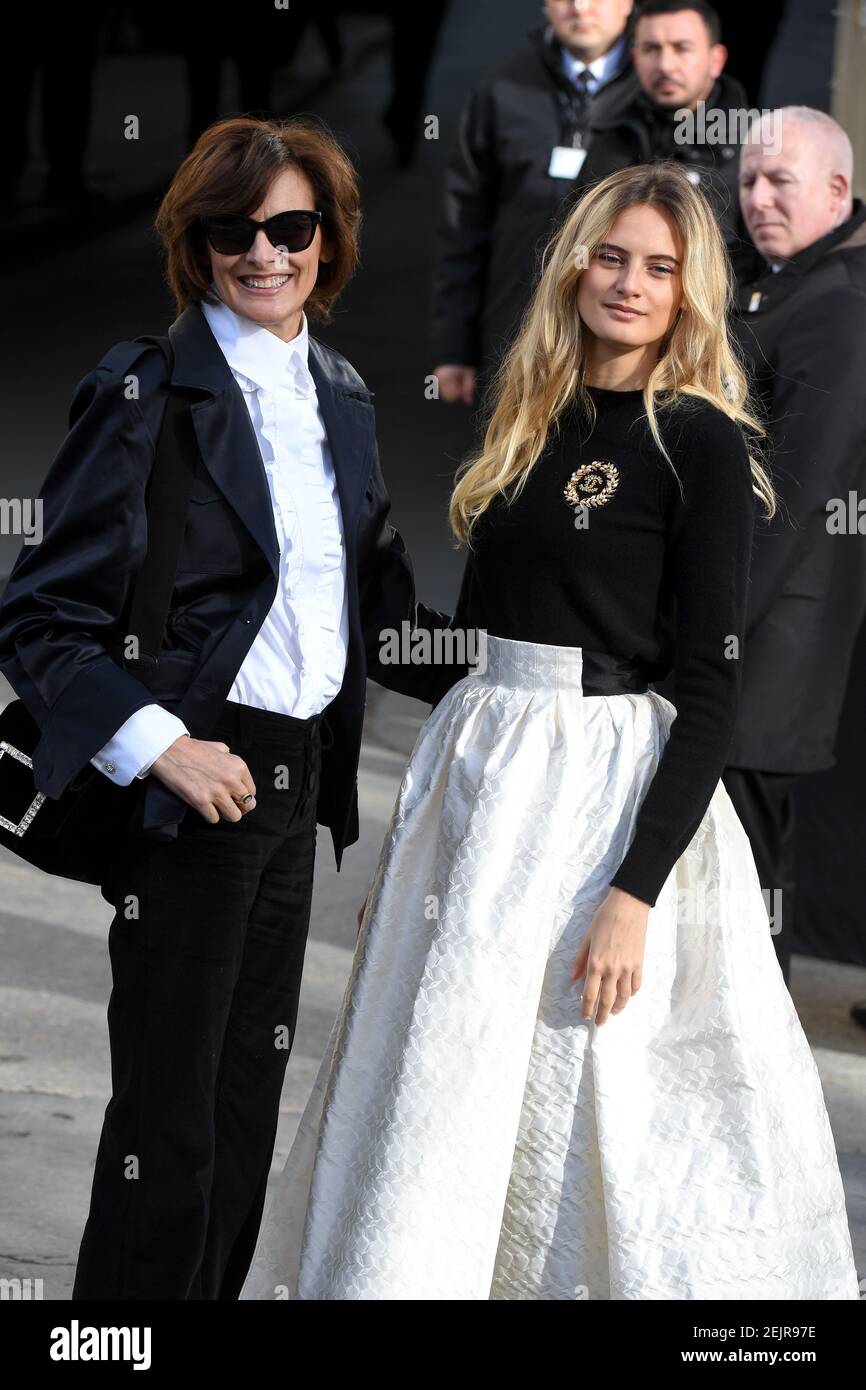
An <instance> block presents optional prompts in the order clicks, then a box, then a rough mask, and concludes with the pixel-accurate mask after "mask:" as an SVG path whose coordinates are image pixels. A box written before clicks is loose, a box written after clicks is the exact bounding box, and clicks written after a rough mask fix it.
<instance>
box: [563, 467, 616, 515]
mask: <svg viewBox="0 0 866 1390" xmlns="http://www.w3.org/2000/svg"><path fill="white" fill-rule="evenodd" d="M618 487H619V469H618V468H617V466H616V464H614V463H607V462H605V461H603V460H601V459H593V461H592V463H585V464H583V465H582V467H580V468H578V470H577V472H576V473H572V475H571V477H570V478H569V480H568V482H567V483H566V485H565V488H564V489H563V496H564V497H565V500H566V502H567V503H568V505H569V506H570V507H603V506H604V504H605V503H606V502H609V501H610V499H611V498H612V497H613V494H614V493H615V492H616V490H617V488H618Z"/></svg>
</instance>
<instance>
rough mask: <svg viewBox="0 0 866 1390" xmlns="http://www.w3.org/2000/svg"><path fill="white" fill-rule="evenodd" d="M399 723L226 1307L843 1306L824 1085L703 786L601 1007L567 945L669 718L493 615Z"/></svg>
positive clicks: (652, 700) (617, 843)
mask: <svg viewBox="0 0 866 1390" xmlns="http://www.w3.org/2000/svg"><path fill="white" fill-rule="evenodd" d="M486 642H487V650H486V668H485V669H484V670H481V669H480V668H479V669H478V670H477V671H472V672H470V674H469V675H468V676H466V677H465V678H464V679H462V680H460V681H459V682H458V683H457V684H456V685H454V686H453V687H452V688H451V690H450V691H449V692H448V694H447V695H446V696H445V697H444V698H443V699H442V700H441V701H440V703H439V704H438V705H437V706H436V708H435V709H434V710H433V712H432V714H431V715H430V717H429V718H428V719H427V721H426V723H425V724H424V725H423V727H422V728H421V730H420V733H419V735H418V739H417V742H416V744H415V747H414V750H413V752H412V755H411V758H410V761H409V764H408V766H407V768H406V772H405V775H404V777H403V780H402V783H401V786H400V790H399V793H398V796H397V800H396V803H395V806H394V810H393V813H392V816H391V820H390V822H389V825H388V829H387V832H386V835H385V839H384V842H383V845H382V850H381V854H380V857H379V862H378V866H377V869H376V873H375V876H374V880H373V884H372V887H371V891H370V896H369V898H368V902H367V907H366V911H365V915H364V919H363V923H362V928H361V932H360V935H359V937H358V943H357V948H356V951H355V956H354V961H353V966H352V971H351V976H350V979H349V983H348V985H347V988H346V992H345V995H344V999H343V1004H342V1007H341V1010H340V1012H339V1015H338V1017H337V1019H336V1020H335V1023H334V1027H333V1031H332V1033H331V1037H330V1041H329V1043H328V1046H327V1048H326V1052H325V1055H324V1057H323V1060H322V1065H321V1068H320V1071H319V1074H318V1077H317V1080H316V1082H315V1085H314V1088H313V1091H312V1093H311V1095H310V1099H309V1102H308V1104H307V1106H306V1109H305V1112H304V1114H303V1117H302V1119H301V1123H300V1126H299V1129H298V1132H297V1136H296V1139H295V1142H294V1145H293V1147H292V1149H291V1152H290V1154H289V1157H288V1159H287V1161H286V1164H285V1168H284V1169H283V1171H282V1172H281V1173H279V1174H274V1175H272V1176H271V1179H270V1183H269V1187H268V1193H267V1198H266V1204H265V1210H264V1214H263V1220H262V1226H261V1231H260V1235H259V1241H258V1245H257V1248H256V1252H255V1256H254V1260H253V1264H252V1267H251V1269H250V1272H249V1275H248V1277H247V1281H246V1283H245V1285H244V1289H243V1291H242V1294H241V1298H242V1299H244V1300H249V1299H274V1298H276V1299H281V1298H288V1299H293V1300H295V1299H296V1300H307V1299H387V1300H415V1299H419V1300H426V1299H430V1300H440V1299H442V1300H464V1299H466V1300H473V1299H484V1300H489V1299H565V1300H573V1299H669V1300H690V1299H803V1300H812V1299H857V1298H858V1297H859V1288H858V1279H857V1272H856V1270H855V1266H854V1258H853V1253H852V1246H851V1238H850V1234H849V1229H848V1222H847V1216H846V1209H845V1198H844V1193H843V1188H842V1181H841V1177H840V1173H839V1167H838V1162H837V1158H836V1152H835V1146H834V1142H833V1135H832V1132H831V1129H830V1124H829V1121H828V1116H827V1110H826V1106H825V1101H824V1095H823V1092H822V1088H821V1082H820V1079H819V1076H818V1072H817V1069H816V1066H815V1062H814V1059H813V1057H812V1053H811V1051H810V1048H809V1044H808V1042H807V1040H806V1037H805V1035H804V1033H803V1030H802V1028H801V1026H800V1023H799V1020H798V1017H797V1014H796V1011H795V1009H794V1006H793V1003H792V1000H791V997H790V994H789V993H788V990H787V988H786V986H785V983H784V979H783V977H782V973H781V969H780V967H779V964H778V961H777V958H776V953H775V951H774V949H773V944H772V939H771V935H770V927H769V922H768V915H767V906H766V904H765V901H764V897H763V895H762V893H761V889H760V885H759V882H758V876H757V871H756V868H755V863H754V859H753V857H752V853H751V849H750V846H749V842H748V839H747V836H746V833H745V831H744V829H743V827H742V825H741V823H740V821H739V819H738V818H737V815H736V813H735V811H734V808H733V805H732V803H731V800H730V798H729V796H728V794H727V791H726V790H725V787H724V784H723V783H722V782H721V781H720V782H719V783H718V785H717V787H716V790H715V792H714V794H713V797H712V800H711V802H710V805H709V807H708V809H707V812H706V814H705V816H704V818H703V821H702V823H701V825H700V827H699V829H698V831H697V833H696V835H695V836H694V838H693V840H692V842H691V843H690V845H689V846H688V848H687V850H686V851H685V853H684V854H683V855H682V856H681V857H680V859H679V860H678V862H677V863H676V865H675V867H674V869H673V870H672V871H671V873H670V875H669V876H668V879H667V881H666V883H665V885H664V887H663V889H662V891H661V893H660V895H659V897H658V900H657V902H656V905H655V906H654V907H653V908H651V909H650V911H649V921H648V927H647V934H646V954H645V960H644V970H643V983H642V986H641V988H640V990H639V991H638V993H637V994H636V995H634V996H633V997H632V999H631V1000H630V1001H629V1003H628V1004H627V1005H626V1007H625V1009H624V1010H623V1011H622V1012H621V1013H619V1014H614V1015H611V1016H610V1017H609V1018H608V1020H607V1022H606V1023H604V1024H603V1025H602V1026H601V1027H599V1026H597V1025H596V1023H595V1022H594V1021H593V1020H584V1019H582V1017H581V1003H580V996H581V989H582V984H583V981H582V980H578V981H576V982H574V981H572V980H571V979H570V972H571V966H572V962H573V960H574V956H575V955H576V953H577V951H578V948H579V947H580V944H581V940H582V938H583V935H584V933H585V931H586V929H587V927H588V925H589V923H590V922H591V920H592V917H593V914H594V913H595V911H596V910H597V908H598V907H599V906H600V904H601V902H602V901H603V900H604V898H605V896H606V894H607V893H608V891H609V879H610V878H611V877H612V875H613V874H614V873H615V872H616V869H617V868H618V866H619V864H620V863H621V861H622V859H623V857H624V855H625V852H626V850H627V848H628V846H629V844H630V843H631V839H632V836H633V833H634V825H635V818H636V816H637V813H638V810H639V808H640V805H641V802H642V800H643V797H644V794H645V793H646V791H647V788H648V786H649V783H650V781H651V779H652V777H653V774H654V772H655V769H656V766H657V764H658V761H659V758H660V756H661V753H662V751H663V749H664V746H665V743H666V740H667V738H668V735H669V732H670V726H671V723H672V721H673V719H674V718H675V716H676V710H675V708H674V706H673V705H672V704H671V703H670V702H669V701H668V700H665V699H664V698H663V697H662V696H660V695H659V694H657V693H656V692H655V691H652V690H649V691H647V692H646V693H645V694H640V695H633V694H623V695H612V696H590V695H584V694H583V691H582V687H581V669H582V652H581V649H580V648H575V647H558V646H547V645H542V644H538V643H530V642H517V641H511V640H506V639H504V638H497V637H492V636H490V635H488V636H487V639H486Z"/></svg>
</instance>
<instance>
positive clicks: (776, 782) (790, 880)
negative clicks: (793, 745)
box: [722, 767, 800, 984]
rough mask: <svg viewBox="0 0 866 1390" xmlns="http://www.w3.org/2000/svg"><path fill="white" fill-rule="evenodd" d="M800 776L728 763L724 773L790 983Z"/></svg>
mask: <svg viewBox="0 0 866 1390" xmlns="http://www.w3.org/2000/svg"><path fill="white" fill-rule="evenodd" d="M799 778H800V774H799V773H797V772H762V771H760V769H757V768H751V767H728V768H725V771H724V773H723V775H722V781H723V782H724V784H725V788H726V789H727V792H728V795H729V796H730V798H731V801H732V802H733V805H734V810H735V811H736V813H737V815H738V816H739V818H740V821H741V823H742V826H743V829H744V830H745V832H746V834H747V835H748V837H749V844H750V845H751V848H752V854H753V855H754V857H755V867H756V868H757V870H758V878H759V880H760V884H761V887H762V888H763V890H764V899H765V902H766V903H767V906H768V908H769V911H770V913H771V914H772V916H773V918H774V921H773V923H772V927H773V936H772V941H773V946H774V947H775V950H776V957H777V959H778V961H779V965H780V966H781V967H782V974H783V976H784V979H785V983H786V984H790V981H791V948H792V939H793V934H794V911H795V906H796V887H797V878H796V869H795V857H794V836H795V820H794V787H795V786H796V784H797V782H798V781H799Z"/></svg>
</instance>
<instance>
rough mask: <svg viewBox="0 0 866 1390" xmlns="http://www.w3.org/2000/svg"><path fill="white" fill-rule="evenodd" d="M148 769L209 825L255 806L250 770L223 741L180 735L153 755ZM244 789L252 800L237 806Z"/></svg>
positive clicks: (230, 818)
mask: <svg viewBox="0 0 866 1390" xmlns="http://www.w3.org/2000/svg"><path fill="white" fill-rule="evenodd" d="M151 772H152V773H153V775H154V776H155V777H158V778H159V780H160V781H161V782H164V783H165V785H166V786H167V787H168V789H169V791H172V792H174V793H175V794H176V795H177V796H179V797H181V799H182V800H183V801H185V802H186V803H187V805H189V806H192V807H193V809H194V810H196V811H198V813H199V815H201V816H203V817H204V819H205V820H206V821H208V822H209V823H210V824H211V825H216V824H217V822H218V821H220V820H242V819H243V817H244V816H245V815H246V814H247V812H249V811H252V810H253V809H254V808H255V804H256V801H255V796H256V787H255V783H254V782H253V779H252V775H251V773H250V770H249V768H248V767H247V765H246V763H245V762H244V760H243V758H239V757H238V756H237V754H236V753H232V751H231V750H230V748H229V746H228V744H227V743H212V742H211V741H209V740H208V739H199V738H192V737H191V735H189V734H181V736H180V738H176V739H175V741H174V743H173V744H172V745H171V747H170V748H167V749H166V750H165V752H164V753H163V754H162V755H161V756H160V757H159V758H157V760H156V762H155V763H154V764H153V767H152V768H151ZM248 792H252V796H253V799H252V801H248V802H247V803H246V805H244V806H239V805H238V804H237V801H240V800H242V798H243V797H245V796H246V795H247V793H248ZM235 798H237V801H236V800H235Z"/></svg>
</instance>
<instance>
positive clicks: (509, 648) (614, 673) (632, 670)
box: [471, 632, 651, 695]
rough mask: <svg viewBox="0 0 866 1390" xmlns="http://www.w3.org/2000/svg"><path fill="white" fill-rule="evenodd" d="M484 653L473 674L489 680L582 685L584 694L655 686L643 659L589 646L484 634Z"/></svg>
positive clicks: (640, 691) (535, 685)
mask: <svg viewBox="0 0 866 1390" xmlns="http://www.w3.org/2000/svg"><path fill="white" fill-rule="evenodd" d="M484 642H485V643H486V653H485V652H484V650H483V648H482V657H483V658H484V659H483V660H482V662H481V664H480V665H479V667H478V668H477V671H472V672H471V674H473V675H474V676H475V678H476V679H477V680H482V681H485V682H487V683H489V684H491V685H505V686H512V687H515V688H524V689H526V688H529V689H559V690H580V691H582V692H583V694H584V695H643V694H644V693H645V692H646V691H647V690H649V689H650V688H651V686H650V680H649V673H648V672H647V671H646V669H645V668H644V667H642V666H641V665H640V663H638V662H635V661H631V660H629V659H628V658H625V657H618V656H611V655H609V653H607V652H594V651H589V650H587V648H586V647H558V646H551V645H549V644H548V643H545V642H518V641H516V640H515V639H514V638H511V637H494V636H493V635H492V634H491V633H489V632H488V633H486V634H485V638H484Z"/></svg>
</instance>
